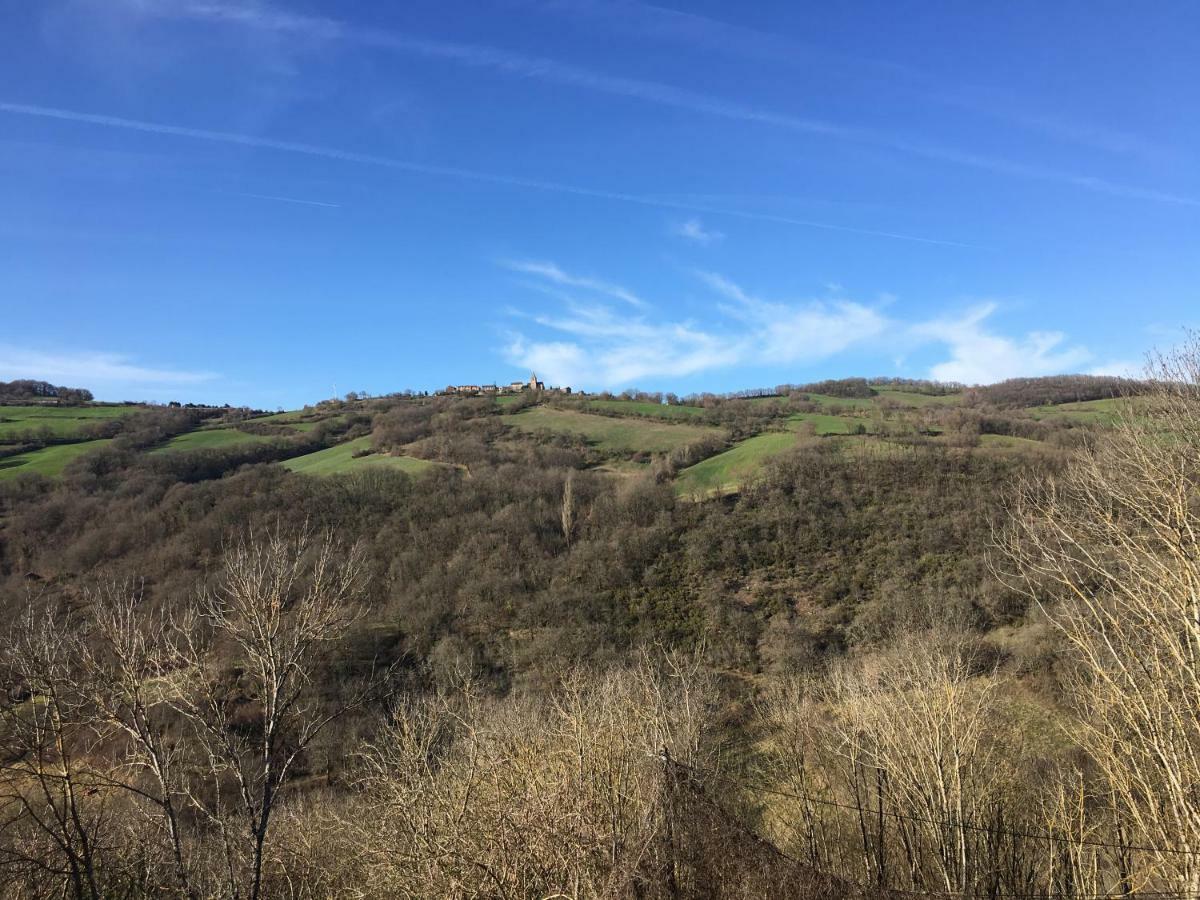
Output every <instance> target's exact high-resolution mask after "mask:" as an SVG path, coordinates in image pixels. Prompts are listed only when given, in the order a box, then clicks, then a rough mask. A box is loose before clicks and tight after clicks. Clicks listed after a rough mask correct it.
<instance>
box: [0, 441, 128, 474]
mask: <svg viewBox="0 0 1200 900" xmlns="http://www.w3.org/2000/svg"><path fill="white" fill-rule="evenodd" d="M110 443H112V442H111V441H110V440H107V439H105V440H99V441H82V442H80V443H78V444H56V445H54V446H52V447H44V448H42V449H41V450H34V451H33V452H32V453H22V454H21V455H20V456H9V457H7V458H5V459H0V480H2V479H5V478H16V477H17V476H18V475H23V474H26V473H35V474H38V475H45V476H46V477H47V478H53V477H54V476H56V475H61V474H62V470H63V469H65V468H66V467H67V463H69V462H71V461H72V460H73V459H76V458H78V457H80V456H82V455H83V454H85V453H88V452H89V451H92V450H97V449H99V448H100V447H104V446H106V445H107V444H110Z"/></svg>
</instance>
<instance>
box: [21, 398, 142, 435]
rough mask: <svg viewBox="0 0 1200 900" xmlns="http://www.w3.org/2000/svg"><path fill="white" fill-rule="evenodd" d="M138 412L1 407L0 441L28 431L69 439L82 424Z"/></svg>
mask: <svg viewBox="0 0 1200 900" xmlns="http://www.w3.org/2000/svg"><path fill="white" fill-rule="evenodd" d="M140 411H141V408H140V407H137V406H0V441H3V440H5V438H11V437H14V436H15V435H18V434H21V433H22V432H26V431H29V430H31V429H32V430H35V431H40V430H42V429H48V430H49V431H50V432H51V433H52V434H54V435H55V437H71V436H73V435H77V434H80V433H81V429H82V428H83V426H85V425H90V424H94V423H96V422H101V421H104V420H105V419H116V418H120V417H121V416H127V415H130V414H131V413H135V412H140Z"/></svg>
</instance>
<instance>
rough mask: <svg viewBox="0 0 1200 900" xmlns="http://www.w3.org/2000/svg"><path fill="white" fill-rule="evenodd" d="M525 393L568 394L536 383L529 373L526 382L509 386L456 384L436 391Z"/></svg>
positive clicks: (448, 392) (464, 394) (461, 393)
mask: <svg viewBox="0 0 1200 900" xmlns="http://www.w3.org/2000/svg"><path fill="white" fill-rule="evenodd" d="M525 391H529V392H531V393H532V392H535V391H543V392H545V393H547V394H569V393H571V389H570V388H569V387H551V388H548V387H546V385H545V384H544V383H542V382H540V381H538V377H537V374H536V373H534V372H530V373H529V380H528V381H513V382H511V383H509V384H501V385H496V384H458V385H454V384H451V385H447V386H446V389H445V390H443V391H438V393H439V394H455V395H458V396H466V397H477V396H481V395H485V394H521V393H524V392H525Z"/></svg>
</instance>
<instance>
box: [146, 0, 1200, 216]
mask: <svg viewBox="0 0 1200 900" xmlns="http://www.w3.org/2000/svg"><path fill="white" fill-rule="evenodd" d="M125 8H127V9H130V10H133V11H136V12H137V13H138V14H142V15H146V14H150V15H157V16H172V17H184V18H192V19H199V20H204V21H211V22H220V23H226V24H237V25H241V26H248V27H252V28H257V29H262V30H267V31H271V32H274V33H282V34H292V35H297V36H302V37H304V38H306V39H308V40H319V41H331V42H343V43H354V44H358V45H360V46H368V47H374V48H378V49H386V50H392V51H396V52H402V53H407V54H410V55H416V56H420V57H424V58H427V59H437V60H442V61H446V62H450V63H454V64H457V65H462V66H467V67H470V68H476V69H484V70H488V71H493V72H499V73H501V74H507V75H513V76H517V77H521V78H532V79H538V80H542V81H548V82H553V83H555V84H561V85H565V86H568V87H574V88H578V89H582V90H589V91H595V92H599V93H606V94H613V95H617V96H623V97H628V98H631V99H635V100H640V101H643V102H647V103H653V104H656V105H660V106H667V107H672V108H676V109H684V110H688V111H690V112H695V113H700V114H703V115H710V116H717V117H720V118H725V119H731V120H736V121H741V122H750V123H755V124H761V125H767V126H771V127H777V128H784V129H788V130H791V131H797V132H802V133H805V134H811V135H818V136H822V137H826V138H833V139H840V140H846V141H852V142H856V143H861V144H864V145H870V146H876V147H881V148H885V149H889V150H892V151H894V152H899V153H905V154H909V155H913V156H918V157H923V158H925V159H929V160H933V161H936V162H943V163H949V164H952V165H956V166H965V167H970V168H975V169H980V170H984V171H988V172H992V173H995V174H1000V175H1006V176H1010V177H1018V178H1026V179H1034V180H1040V181H1053V182H1058V183H1061V184H1064V185H1069V186H1072V187H1075V188H1080V189H1083V190H1088V191H1093V192H1098V193H1104V194H1109V195H1112V196H1117V197H1124V198H1127V199H1136V200H1144V201H1152V202H1158V203H1168V204H1175V205H1186V206H1200V199H1197V198H1194V197H1188V196H1183V195H1180V194H1176V193H1173V192H1171V191H1163V190H1157V189H1152V188H1144V187H1141V186H1137V185H1127V184H1121V183H1118V182H1113V181H1110V180H1108V179H1103V178H1098V177H1094V176H1091V175H1087V174H1084V173H1076V172H1068V171H1062V170H1058V169H1054V168H1050V167H1046V166H1041V165H1036V164H1031V163H1023V162H1016V161H1013V160H1007V159H1002V158H999V157H992V156H988V155H985V154H981V153H976V152H971V151H963V150H958V149H956V148H952V147H943V146H940V145H937V144H933V143H931V142H928V141H924V140H917V139H913V138H908V137H905V136H903V135H894V134H887V133H882V132H877V131H873V130H870V129H864V128H859V127H855V126H851V125H846V124H842V123H837V122H830V121H826V120H823V119H817V118H813V117H808V116H800V115H795V114H792V113H785V112H781V111H778V110H772V109H766V108H763V107H756V106H750V105H747V104H743V103H739V102H736V101H731V100H728V99H725V98H721V97H715V96H712V95H709V94H705V93H701V92H699V91H693V90H690V89H688V88H682V87H678V86H675V85H671V84H665V83H662V82H657V81H648V80H645V79H639V78H630V77H625V76H619V75H609V74H607V73H603V72H597V71H594V70H591V69H587V68H584V67H581V66H577V65H574V64H571V63H565V62H561V61H559V60H554V59H549V58H545V57H531V56H525V55H523V54H519V53H515V52H512V51H509V50H504V49H500V48H496V47H489V46H485V45H480V44H468V43H461V42H453V41H444V40H436V39H433V38H427V37H423V36H415V35H409V34H404V33H401V32H394V31H384V30H381V29H377V28H367V27H362V26H355V25H351V24H349V23H347V22H342V21H339V20H336V19H330V18H326V17H321V16H307V15H300V14H295V13H291V12H289V11H286V10H283V9H279V8H275V7H271V6H267V5H264V4H260V3H253V4H249V3H230V2H215V0H213V2H210V0H125ZM710 24H711V22H710Z"/></svg>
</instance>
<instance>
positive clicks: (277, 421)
mask: <svg viewBox="0 0 1200 900" xmlns="http://www.w3.org/2000/svg"><path fill="white" fill-rule="evenodd" d="M310 415H312V410H308V409H290V410H287V411H286V412H277V413H271V414H270V415H269V416H255V417H254V418H253V419H251V420H250V421H251V422H265V423H267V424H269V425H287V424H290V423H292V422H300V421H302V420H303V419H305V418H307V417H308V416H310Z"/></svg>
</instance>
